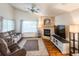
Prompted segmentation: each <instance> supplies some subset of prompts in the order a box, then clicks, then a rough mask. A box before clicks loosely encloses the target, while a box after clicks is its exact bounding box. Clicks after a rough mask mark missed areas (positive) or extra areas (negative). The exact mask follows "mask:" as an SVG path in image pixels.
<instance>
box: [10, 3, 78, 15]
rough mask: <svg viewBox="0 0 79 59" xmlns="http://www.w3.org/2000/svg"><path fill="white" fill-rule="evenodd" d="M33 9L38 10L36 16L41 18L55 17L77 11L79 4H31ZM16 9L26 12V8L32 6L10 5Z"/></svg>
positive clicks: (26, 4) (24, 4)
mask: <svg viewBox="0 0 79 59" xmlns="http://www.w3.org/2000/svg"><path fill="white" fill-rule="evenodd" d="M33 4H35V7H37V8H39V13H37V14H38V15H43V16H48V15H49V16H57V15H60V14H63V13H68V12H72V11H74V10H76V9H79V4H77V3H33ZM10 5H11V6H13V7H14V8H16V9H20V10H22V11H26V12H27V11H28V10H27V8H28V7H30V6H31V5H32V3H12V4H10Z"/></svg>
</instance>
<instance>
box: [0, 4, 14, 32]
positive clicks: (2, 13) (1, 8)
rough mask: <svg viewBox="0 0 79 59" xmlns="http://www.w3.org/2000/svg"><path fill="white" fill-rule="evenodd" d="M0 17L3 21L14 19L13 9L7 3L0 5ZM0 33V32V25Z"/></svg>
mask: <svg viewBox="0 0 79 59" xmlns="http://www.w3.org/2000/svg"><path fill="white" fill-rule="evenodd" d="M0 17H3V18H4V19H14V9H13V8H12V7H11V6H10V5H9V4H7V3H0ZM0 22H1V19H0ZM0 31H1V23H0Z"/></svg>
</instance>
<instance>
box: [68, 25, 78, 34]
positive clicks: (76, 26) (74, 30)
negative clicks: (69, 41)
mask: <svg viewBox="0 0 79 59" xmlns="http://www.w3.org/2000/svg"><path fill="white" fill-rule="evenodd" d="M69 32H73V33H78V32H79V25H70V26H69Z"/></svg>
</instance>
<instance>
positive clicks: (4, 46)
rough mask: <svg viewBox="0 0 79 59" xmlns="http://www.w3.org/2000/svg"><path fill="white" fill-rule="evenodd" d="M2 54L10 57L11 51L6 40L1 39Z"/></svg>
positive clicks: (0, 50) (0, 49)
mask: <svg viewBox="0 0 79 59" xmlns="http://www.w3.org/2000/svg"><path fill="white" fill-rule="evenodd" d="M0 47H1V48H0V52H1V53H2V54H3V55H8V54H9V53H10V50H9V48H8V46H7V43H6V41H5V40H4V39H2V38H0Z"/></svg>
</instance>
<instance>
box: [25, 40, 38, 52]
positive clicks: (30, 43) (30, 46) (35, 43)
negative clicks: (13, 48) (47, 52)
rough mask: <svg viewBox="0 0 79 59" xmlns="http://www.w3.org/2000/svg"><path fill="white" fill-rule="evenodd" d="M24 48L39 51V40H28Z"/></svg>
mask: <svg viewBox="0 0 79 59" xmlns="http://www.w3.org/2000/svg"><path fill="white" fill-rule="evenodd" d="M24 48H25V49H26V51H38V50H39V45H38V40H27V41H26V43H25V45H24Z"/></svg>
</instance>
